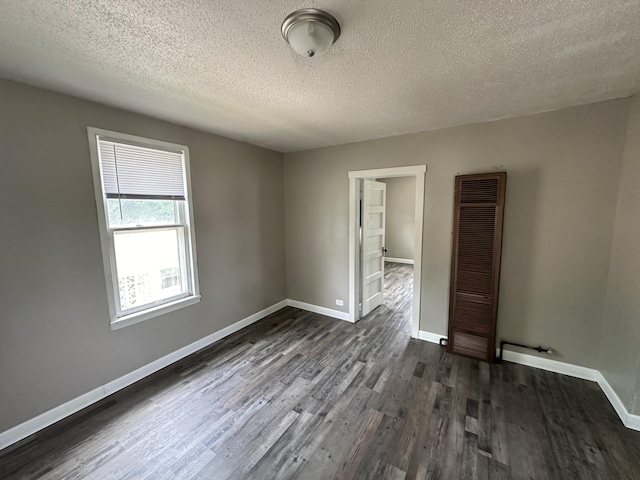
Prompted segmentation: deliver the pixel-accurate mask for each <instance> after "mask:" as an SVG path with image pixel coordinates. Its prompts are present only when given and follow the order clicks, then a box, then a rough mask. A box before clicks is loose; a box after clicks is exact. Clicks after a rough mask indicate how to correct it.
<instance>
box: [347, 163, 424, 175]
mask: <svg viewBox="0 0 640 480" xmlns="http://www.w3.org/2000/svg"><path fill="white" fill-rule="evenodd" d="M426 171H427V166H426V165H410V166H408V167H389V168H375V169H371V170H353V171H351V172H349V178H377V177H384V178H391V177H412V176H415V175H418V174H420V173H426Z"/></svg>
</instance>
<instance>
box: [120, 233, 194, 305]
mask: <svg viewBox="0 0 640 480" xmlns="http://www.w3.org/2000/svg"><path fill="white" fill-rule="evenodd" d="M113 239H114V245H115V251H116V267H117V271H118V287H119V291H120V308H121V310H122V311H125V310H130V309H132V308H135V307H139V306H141V305H146V304H149V303H153V302H157V301H160V300H163V299H166V298H170V297H174V296H176V295H180V294H182V293H185V292H187V286H186V285H184V282H183V278H184V275H182V268H183V266H184V265H185V262H184V258H183V250H182V248H181V245H182V244H183V239H184V229H183V227H176V228H172V229H166V230H164V229H163V230H149V231H139V230H138V231H135V230H134V231H126V232H114V235H113Z"/></svg>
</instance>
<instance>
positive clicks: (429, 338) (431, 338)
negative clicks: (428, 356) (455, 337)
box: [418, 330, 447, 344]
mask: <svg viewBox="0 0 640 480" xmlns="http://www.w3.org/2000/svg"><path fill="white" fill-rule="evenodd" d="M418 338H419V339H420V340H424V341H425V342H431V343H437V344H440V339H441V338H445V339H446V338H447V336H446V335H438V334H437V333H431V332H425V331H424V330H420V333H419V334H418Z"/></svg>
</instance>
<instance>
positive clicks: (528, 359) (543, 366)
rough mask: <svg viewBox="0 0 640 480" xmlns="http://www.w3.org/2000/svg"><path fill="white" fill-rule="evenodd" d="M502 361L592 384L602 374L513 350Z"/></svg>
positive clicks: (503, 356)
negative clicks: (587, 381) (579, 379)
mask: <svg viewBox="0 0 640 480" xmlns="http://www.w3.org/2000/svg"><path fill="white" fill-rule="evenodd" d="M497 354H498V355H499V354H500V350H498V351H497ZM502 359H503V360H505V361H507V362H513V363H519V364H520V365H526V366H527V367H534V368H539V369H540V370H547V371H548V372H555V373H560V374H562V375H569V376H570V377H576V378H581V379H583V380H589V381H591V382H595V381H597V378H598V375H599V374H600V372H599V371H598V370H595V369H593V368H587V367H581V366H580V365H573V364H571V363H564V362H559V361H557V360H551V359H550V358H543V357H537V356H535V355H528V354H526V353H520V352H514V351H513V350H506V349H505V350H504V352H503V354H502Z"/></svg>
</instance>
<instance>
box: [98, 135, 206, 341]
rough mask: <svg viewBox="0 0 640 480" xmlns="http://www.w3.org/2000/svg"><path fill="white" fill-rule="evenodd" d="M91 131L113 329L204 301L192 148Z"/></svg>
mask: <svg viewBox="0 0 640 480" xmlns="http://www.w3.org/2000/svg"><path fill="white" fill-rule="evenodd" d="M88 131H89V145H90V148H91V161H92V166H93V176H94V184H95V185H94V186H95V190H96V200H97V207H98V219H99V222H100V234H101V235H100V236H101V241H102V251H103V257H104V266H105V277H106V280H107V296H108V298H109V311H110V315H111V325H112V328H114V329H115V328H120V327H123V326H126V325H131V324H133V323H137V322H139V321H142V320H146V319H147V318H151V317H154V316H156V315H160V314H163V313H167V312H169V311H172V310H175V309H177V308H181V307H183V306H187V305H190V304H193V303H195V302H197V301H199V298H200V296H199V293H198V277H197V271H196V264H195V244H194V241H193V237H194V233H193V217H192V208H191V199H190V179H189V149H188V148H187V147H185V146H183V145H175V144H170V143H166V142H160V141H157V140H149V139H145V138H140V137H134V136H132V135H125V134H122V133H116V132H109V131H105V130H99V129H95V128H89V129H88Z"/></svg>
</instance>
